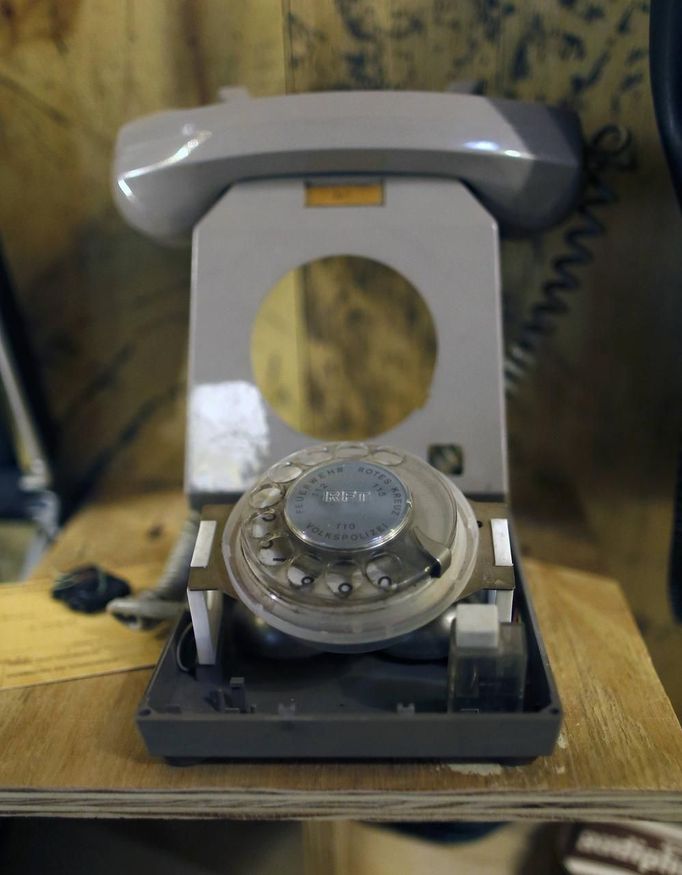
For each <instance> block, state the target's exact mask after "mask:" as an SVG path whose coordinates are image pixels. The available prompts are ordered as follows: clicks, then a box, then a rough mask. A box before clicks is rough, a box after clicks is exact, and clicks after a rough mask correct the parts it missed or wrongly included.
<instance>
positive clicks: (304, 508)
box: [284, 460, 412, 550]
mask: <svg viewBox="0 0 682 875" xmlns="http://www.w3.org/2000/svg"><path fill="white" fill-rule="evenodd" d="M411 506H412V502H411V498H410V493H409V490H408V489H407V486H405V484H404V483H403V482H402V480H401V479H400V478H399V477H398V476H397V475H396V474H395V473H394V472H393V471H391V470H389V469H388V468H385V467H384V466H383V465H377V464H374V463H372V462H364V461H356V460H343V461H338V462H329V463H326V464H323V465H319V466H318V467H316V468H313V469H312V470H311V471H308V473H307V474H305V475H304V476H303V477H301V478H300V480H298V481H297V482H296V483H295V484H294V485H293V486H292V487H291V488H290V489H289V491H288V493H287V496H286V500H285V505H284V516H285V519H286V522H287V525H288V526H289V528H290V529H291V531H292V533H293V534H294V535H295V536H296V537H298V538H300V539H301V540H302V541H304V542H305V543H306V544H310V545H312V546H315V547H320V548H322V549H327V550H368V549H371V548H373V547H377V546H379V545H381V544H385V543H386V542H387V541H390V540H391V539H392V538H394V537H395V536H396V535H397V534H398V533H399V532H400V530H401V529H402V528H403V526H404V525H405V523H406V521H407V519H408V517H409V514H410V509H411Z"/></svg>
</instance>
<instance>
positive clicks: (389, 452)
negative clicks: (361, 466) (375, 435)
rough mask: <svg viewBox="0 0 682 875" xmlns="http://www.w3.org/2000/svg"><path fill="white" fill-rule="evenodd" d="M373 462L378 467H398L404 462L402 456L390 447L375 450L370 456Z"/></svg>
mask: <svg viewBox="0 0 682 875" xmlns="http://www.w3.org/2000/svg"><path fill="white" fill-rule="evenodd" d="M370 458H371V460H372V461H373V462H377V463H378V464H379V465H389V466H390V465H400V463H401V462H402V461H403V460H404V459H403V456H401V455H400V453H398V452H396V451H395V450H394V449H392V448H391V447H379V449H378V450H375V451H374V452H373V453H372V455H371V456H370Z"/></svg>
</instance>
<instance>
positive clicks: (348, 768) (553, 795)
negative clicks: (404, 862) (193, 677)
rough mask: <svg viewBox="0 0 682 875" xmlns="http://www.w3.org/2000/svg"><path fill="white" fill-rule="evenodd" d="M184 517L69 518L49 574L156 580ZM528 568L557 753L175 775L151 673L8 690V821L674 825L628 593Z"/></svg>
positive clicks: (664, 730) (146, 511)
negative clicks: (527, 758)
mask: <svg viewBox="0 0 682 875" xmlns="http://www.w3.org/2000/svg"><path fill="white" fill-rule="evenodd" d="M183 515H184V509H183V502H182V496H181V495H180V494H179V493H176V494H175V496H173V494H171V493H168V492H162V491H160V492H158V493H146V494H143V495H140V496H137V497H135V496H131V495H112V496H108V497H106V498H104V497H103V498H102V499H101V500H99V501H96V502H93V503H92V504H91V505H90V507H89V508H86V509H83V510H82V511H81V512H80V513H79V514H78V515H77V516H76V517H74V520H73V522H72V523H71V524H70V526H69V527H68V528H67V529H66V531H65V532H64V533H63V535H62V537H61V540H60V542H59V543H58V544H57V545H56V546H55V548H54V550H53V552H52V554H51V555H49V556H48V557H46V560H45V565H44V567H43V569H42V572H43V573H46V574H48V573H50V572H51V571H54V570H55V569H58V568H60V567H62V566H63V565H69V566H70V565H72V564H73V563H75V562H77V561H82V560H83V559H84V558H85V557H86V556H87V557H88V559H90V560H91V561H100V562H103V563H107V564H110V565H112V567H114V568H115V569H116V570H117V571H118V572H119V573H121V574H123V575H124V576H129V577H130V578H131V579H132V580H133V582H136V583H145V582H147V581H148V580H150V579H151V578H152V577H153V574H154V572H155V569H156V570H157V571H158V570H160V568H161V566H162V563H163V560H164V557H165V555H166V549H167V542H168V540H170V539H172V538H173V536H174V534H175V533H176V532H177V531H178V529H179V527H180V525H181V522H182V519H183ZM140 557H144V558H145V561H144V564H139V563H140ZM127 563H130V564H127ZM528 571H529V575H530V585H531V589H532V594H533V598H534V603H535V607H536V609H537V612H538V618H539V621H540V625H541V628H542V634H543V637H544V640H545V642H546V644H547V648H548V651H549V656H550V660H551V662H552V665H553V668H554V671H555V675H556V679H557V684H558V687H559V691H560V695H561V698H562V702H563V705H564V708H565V712H566V716H565V723H564V727H563V730H562V734H561V736H560V739H559V743H558V745H557V748H556V751H555V753H554V754H553V755H552V756H551V757H545V758H540V759H538V760H536V761H535V762H534V763H532V764H531V765H528V766H521V767H514V768H509V767H507V768H502V767H500V766H498V765H491V764H488V765H482V764H478V765H475V764H474V765H472V764H467V765H456V764H448V763H444V762H436V763H428V764H416V763H402V764H376V763H364V764H362V765H357V764H353V763H329V764H309V765H305V764H298V765H297V767H296V768H292V767H291V765H290V764H286V763H276V764H270V763H268V764H230V765H225V764H224V765H218V764H210V765H200V766H196V767H191V768H184V769H183V768H180V769H178V768H172V767H169V766H166V765H164V764H162V763H160V762H157V761H155V760H153V759H152V758H151V757H149V756H148V755H147V753H146V751H145V749H144V747H143V744H142V741H141V739H140V737H139V736H138V734H137V731H136V729H135V726H134V715H135V711H136V707H137V704H138V702H139V701H140V698H141V696H142V693H143V691H144V688H145V685H146V683H147V681H148V679H149V672H148V671H146V670H140V671H132V672H126V673H123V674H118V675H109V676H105V677H96V678H87V679H82V680H77V681H67V682H64V683H57V684H49V685H46V686H43V687H32V688H27V689H22V690H8V691H4V692H2V693H0V813H9V814H24V815H28V814H58V815H65V816H82V815H87V816H125V817H152V816H158V817H169V816H175V817H197V816H201V817H207V816H212V815H229V816H232V817H254V818H280V817H296V818H302V817H312V818H354V819H376V820H390V819H399V820H400V819H402V820H447V819H470V820H496V819H503V820H510V819H514V820H518V819H537V818H538V817H539V816H541V817H542V818H543V819H575V818H582V817H592V818H604V819H621V818H623V819H625V818H632V817H640V818H652V819H658V818H660V819H665V820H676V819H679V818H680V817H681V816H682V804H681V803H682V729H680V725H679V723H678V721H677V719H676V717H675V714H674V712H673V709H672V707H671V705H670V702H669V700H668V698H667V697H666V694H665V692H664V690H663V688H662V686H661V684H660V682H659V680H658V678H657V677H656V674H655V672H654V669H653V666H652V664H651V660H650V659H649V656H648V654H647V651H646V648H645V646H644V643H643V641H642V639H641V637H640V635H639V632H638V631H637V628H636V626H635V623H634V621H633V618H632V615H631V613H630V611H629V609H628V607H627V604H626V602H625V599H624V598H623V595H622V593H621V591H620V589H619V588H618V586H617V585H616V584H615V583H613V582H612V581H609V580H608V579H606V578H601V577H595V576H593V575H590V574H585V573H583V572H578V571H572V570H568V569H565V568H559V567H556V566H551V565H548V564H543V563H538V562H530V563H528ZM112 622H114V621H113V620H112ZM130 634H131V635H132V634H135V633H134V632H132V631H131V633H130ZM64 646H65V647H68V641H65V642H64Z"/></svg>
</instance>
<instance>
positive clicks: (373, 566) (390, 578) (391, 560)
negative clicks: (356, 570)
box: [365, 553, 402, 592]
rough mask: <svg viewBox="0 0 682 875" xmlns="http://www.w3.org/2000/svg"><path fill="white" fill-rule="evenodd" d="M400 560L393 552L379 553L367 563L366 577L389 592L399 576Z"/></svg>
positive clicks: (397, 582) (394, 586) (393, 587)
mask: <svg viewBox="0 0 682 875" xmlns="http://www.w3.org/2000/svg"><path fill="white" fill-rule="evenodd" d="M401 570H402V562H401V561H400V559H399V558H398V557H397V556H396V555H395V554H394V553H380V554H379V555H378V556H374V557H373V558H372V559H370V561H369V562H368V563H367V567H366V569H365V571H366V574H367V577H368V578H369V579H370V580H371V581H372V583H373V584H374V585H375V586H376V587H378V588H379V589H382V590H384V591H385V592H390V591H391V590H393V589H395V588H396V587H397V586H398V584H399V582H400V577H401Z"/></svg>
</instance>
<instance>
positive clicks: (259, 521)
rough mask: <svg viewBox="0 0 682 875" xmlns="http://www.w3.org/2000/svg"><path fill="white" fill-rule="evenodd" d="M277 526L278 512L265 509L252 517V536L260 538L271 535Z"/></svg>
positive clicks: (250, 528)
mask: <svg viewBox="0 0 682 875" xmlns="http://www.w3.org/2000/svg"><path fill="white" fill-rule="evenodd" d="M276 527H277V514H276V513H275V512H274V510H263V511H261V512H260V513H257V514H255V515H254V516H253V517H251V520H250V522H249V532H250V534H251V537H252V538H256V539H257V540H260V539H261V538H267V537H268V536H269V535H271V534H272V533H273V532H274V531H275V528H276Z"/></svg>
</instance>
